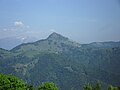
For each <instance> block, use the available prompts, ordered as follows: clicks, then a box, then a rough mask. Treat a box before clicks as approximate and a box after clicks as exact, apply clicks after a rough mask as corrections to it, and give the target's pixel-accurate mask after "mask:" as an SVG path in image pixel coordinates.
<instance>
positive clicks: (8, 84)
mask: <svg viewBox="0 0 120 90" xmlns="http://www.w3.org/2000/svg"><path fill="white" fill-rule="evenodd" d="M26 89H27V87H26V85H25V83H24V82H23V81H22V80H20V79H19V78H17V77H15V76H12V75H3V74H0V90H26Z"/></svg>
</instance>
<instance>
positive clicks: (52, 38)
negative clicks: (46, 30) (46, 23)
mask: <svg viewBox="0 0 120 90" xmlns="http://www.w3.org/2000/svg"><path fill="white" fill-rule="evenodd" d="M47 39H49V40H54V39H58V40H68V38H67V37H64V36H62V35H60V34H58V33H56V32H53V33H52V34H50V35H49V37H48V38H47Z"/></svg>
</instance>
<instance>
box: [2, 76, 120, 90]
mask: <svg viewBox="0 0 120 90" xmlns="http://www.w3.org/2000/svg"><path fill="white" fill-rule="evenodd" d="M83 89H84V90H103V89H102V87H101V84H100V82H97V83H96V85H91V84H86V85H85V86H84V87H83ZM0 90H59V89H58V87H57V86H56V85H55V84H54V83H52V82H45V83H43V84H42V85H40V86H39V87H38V89H37V88H36V89H35V87H33V86H32V85H27V84H25V83H24V82H23V81H22V80H20V79H19V78H17V77H15V76H12V75H3V74H0ZM75 90H76V89H75ZM107 90H120V87H114V86H112V85H109V86H108V89H107Z"/></svg>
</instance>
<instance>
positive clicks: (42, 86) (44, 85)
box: [38, 82, 58, 90]
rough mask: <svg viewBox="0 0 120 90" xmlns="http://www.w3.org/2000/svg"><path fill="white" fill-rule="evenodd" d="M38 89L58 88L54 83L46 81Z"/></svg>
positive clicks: (53, 89) (52, 89)
mask: <svg viewBox="0 0 120 90" xmlns="http://www.w3.org/2000/svg"><path fill="white" fill-rule="evenodd" d="M38 90H58V88H57V87H56V86H55V84H54V83H50V82H46V83H44V84H42V85H41V86H39V88H38Z"/></svg>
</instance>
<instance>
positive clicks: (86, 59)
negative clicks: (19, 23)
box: [0, 32, 120, 90]
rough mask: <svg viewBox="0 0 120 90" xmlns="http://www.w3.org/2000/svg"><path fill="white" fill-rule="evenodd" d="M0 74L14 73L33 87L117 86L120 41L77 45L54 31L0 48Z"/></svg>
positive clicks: (119, 80)
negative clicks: (44, 84) (36, 38)
mask: <svg viewBox="0 0 120 90" xmlns="http://www.w3.org/2000/svg"><path fill="white" fill-rule="evenodd" d="M0 73H4V74H13V75H15V76H18V77H20V78H22V79H24V80H25V81H26V82H28V83H29V84H33V85H35V86H37V85H39V84H41V83H43V82H47V81H50V82H54V83H56V84H57V86H58V87H59V88H60V90H71V89H72V90H80V89H82V88H83V87H82V86H83V85H85V84H86V83H93V84H94V83H95V82H97V81H98V80H99V81H100V82H101V83H102V85H103V87H105V86H106V85H108V84H112V85H115V86H118V85H119V84H120V83H119V82H120V42H99V43H98V42H97V43H96V42H94V43H90V44H79V43H76V42H74V41H71V40H70V39H69V38H67V37H64V36H62V35H60V34H58V33H55V32H54V33H52V34H51V35H49V37H48V38H46V39H43V40H39V41H36V42H33V43H24V44H21V45H18V46H16V47H15V48H13V49H12V50H4V49H0ZM104 89H105V88H104Z"/></svg>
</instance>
